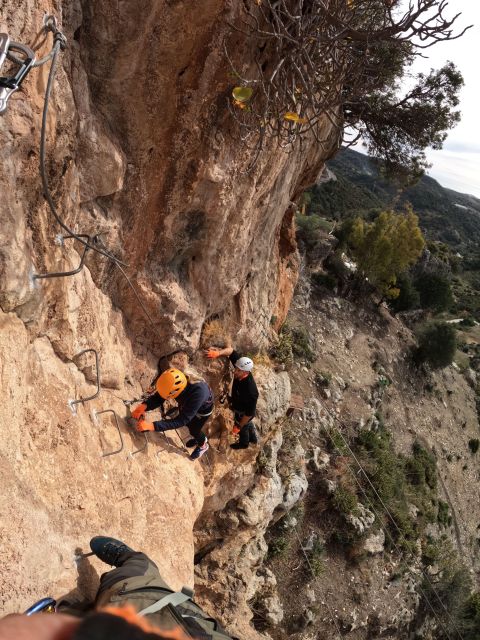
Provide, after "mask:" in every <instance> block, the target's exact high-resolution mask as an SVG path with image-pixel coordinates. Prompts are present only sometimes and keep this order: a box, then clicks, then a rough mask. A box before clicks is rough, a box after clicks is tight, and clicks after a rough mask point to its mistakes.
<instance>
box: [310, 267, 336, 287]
mask: <svg viewBox="0 0 480 640" xmlns="http://www.w3.org/2000/svg"><path fill="white" fill-rule="evenodd" d="M312 282H313V284H314V285H316V286H317V287H325V289H329V290H330V291H333V290H334V289H335V288H336V287H338V279H337V278H336V277H335V276H334V275H332V274H331V273H322V272H320V271H317V272H316V273H312Z"/></svg>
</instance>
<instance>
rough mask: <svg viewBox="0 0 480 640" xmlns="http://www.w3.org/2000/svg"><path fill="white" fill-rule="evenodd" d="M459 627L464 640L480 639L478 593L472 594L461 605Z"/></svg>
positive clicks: (479, 600) (479, 598)
mask: <svg viewBox="0 0 480 640" xmlns="http://www.w3.org/2000/svg"><path fill="white" fill-rule="evenodd" d="M459 627H460V629H461V632H462V637H463V639H464V640H478V638H480V593H478V592H475V593H472V595H471V596H470V597H469V598H468V600H467V601H466V602H465V604H464V605H463V608H462V611H461V614H460V624H459Z"/></svg>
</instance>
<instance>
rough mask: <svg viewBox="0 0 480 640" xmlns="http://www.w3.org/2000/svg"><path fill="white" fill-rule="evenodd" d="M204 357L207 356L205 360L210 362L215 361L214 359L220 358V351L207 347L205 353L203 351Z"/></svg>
mask: <svg viewBox="0 0 480 640" xmlns="http://www.w3.org/2000/svg"><path fill="white" fill-rule="evenodd" d="M205 355H206V356H207V358H209V359H210V360H215V359H216V358H219V357H220V351H219V350H218V349H214V348H213V347H209V348H208V349H207V350H206V351H205Z"/></svg>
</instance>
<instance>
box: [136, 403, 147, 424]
mask: <svg viewBox="0 0 480 640" xmlns="http://www.w3.org/2000/svg"><path fill="white" fill-rule="evenodd" d="M146 410H147V405H146V404H143V403H142V404H139V405H138V406H136V407H135V409H134V410H133V411H132V418H135V420H140V418H141V417H142V416H143V415H144V413H145V411H146Z"/></svg>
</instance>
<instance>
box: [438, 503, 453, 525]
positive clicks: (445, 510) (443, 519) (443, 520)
mask: <svg viewBox="0 0 480 640" xmlns="http://www.w3.org/2000/svg"><path fill="white" fill-rule="evenodd" d="M437 522H438V524H439V525H440V526H441V527H444V528H447V527H449V526H450V525H451V524H452V516H451V515H450V507H449V506H448V503H447V502H443V500H439V501H438V515H437Z"/></svg>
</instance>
